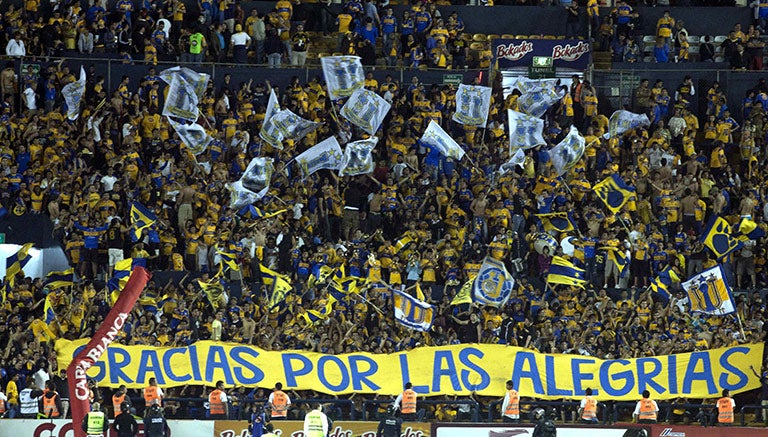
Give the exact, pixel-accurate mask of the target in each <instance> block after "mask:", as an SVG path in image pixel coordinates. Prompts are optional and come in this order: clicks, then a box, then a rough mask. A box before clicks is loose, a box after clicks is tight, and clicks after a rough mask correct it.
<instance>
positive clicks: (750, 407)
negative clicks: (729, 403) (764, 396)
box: [741, 404, 768, 426]
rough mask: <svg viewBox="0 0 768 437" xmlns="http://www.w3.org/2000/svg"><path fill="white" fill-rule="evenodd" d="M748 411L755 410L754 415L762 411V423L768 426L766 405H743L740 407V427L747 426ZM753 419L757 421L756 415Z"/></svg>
mask: <svg viewBox="0 0 768 437" xmlns="http://www.w3.org/2000/svg"><path fill="white" fill-rule="evenodd" d="M749 410H755V413H757V412H758V411H760V410H763V414H762V416H763V422H764V423H766V424H768V417H766V415H768V405H757V404H750V405H744V406H743V407H741V426H746V425H747V417H746V416H747V411H749ZM755 419H757V414H755Z"/></svg>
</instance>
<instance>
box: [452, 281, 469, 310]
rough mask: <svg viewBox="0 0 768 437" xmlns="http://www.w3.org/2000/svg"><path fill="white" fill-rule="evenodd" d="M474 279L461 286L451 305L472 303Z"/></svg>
mask: <svg viewBox="0 0 768 437" xmlns="http://www.w3.org/2000/svg"><path fill="white" fill-rule="evenodd" d="M473 283H474V281H467V282H465V283H464V285H462V286H461V290H459V292H458V293H456V296H454V298H453V300H451V305H461V304H465V303H472V284H473Z"/></svg>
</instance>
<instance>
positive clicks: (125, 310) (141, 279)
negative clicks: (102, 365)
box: [67, 267, 152, 437]
mask: <svg viewBox="0 0 768 437" xmlns="http://www.w3.org/2000/svg"><path fill="white" fill-rule="evenodd" d="M151 277H152V274H150V273H149V272H148V271H147V270H145V269H144V268H142V267H136V268H134V270H133V273H131V277H130V278H129V279H128V282H127V283H126V284H125V288H124V289H123V291H122V292H121V293H120V297H119V298H118V299H117V302H115V305H114V306H113V307H112V310H110V311H109V314H107V317H105V318H104V323H102V324H101V326H100V327H99V329H98V330H97V331H96V333H95V334H94V335H93V337H91V341H89V342H88V344H87V345H86V346H85V347H84V348H83V349H82V350H81V351H80V353H78V354H77V356H75V358H74V359H73V360H72V362H71V363H70V364H69V367H68V368H67V378H68V379H69V402H70V408H71V411H72V428H73V431H74V432H75V437H85V435H86V434H85V432H84V431H83V430H82V422H83V418H84V417H85V415H86V414H88V412H89V411H90V409H91V403H90V400H89V398H88V380H87V376H86V372H87V371H88V369H90V368H91V367H93V365H94V364H96V362H97V361H98V360H99V357H101V354H103V353H104V352H105V351H106V350H107V347H109V345H110V343H112V341H114V339H115V337H117V334H118V333H119V332H120V331H121V330H122V329H123V325H124V324H125V320H126V319H127V318H128V315H129V314H130V313H131V310H132V309H133V306H134V305H135V304H136V301H138V300H139V296H140V295H141V292H142V291H143V290H144V287H146V286H147V282H149V279H150V278H151Z"/></svg>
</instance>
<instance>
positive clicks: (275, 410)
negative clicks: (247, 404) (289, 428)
mask: <svg viewBox="0 0 768 437" xmlns="http://www.w3.org/2000/svg"><path fill="white" fill-rule="evenodd" d="M273 395H274V396H273V397H272V414H271V416H272V417H285V416H287V415H288V395H286V394H285V393H283V391H282V390H277V391H275V392H273Z"/></svg>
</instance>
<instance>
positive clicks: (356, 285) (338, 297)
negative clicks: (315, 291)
mask: <svg viewBox="0 0 768 437" xmlns="http://www.w3.org/2000/svg"><path fill="white" fill-rule="evenodd" d="M361 286H362V283H361V280H360V279H359V278H355V277H354V276H347V277H344V278H333V279H331V282H330V283H329V288H328V294H329V295H330V296H331V298H332V299H333V300H334V301H336V302H344V301H345V300H346V299H347V298H348V297H349V296H350V295H352V294H358V293H359V292H360V287H361ZM417 297H418V296H417ZM422 300H424V299H422Z"/></svg>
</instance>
